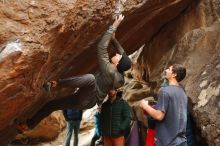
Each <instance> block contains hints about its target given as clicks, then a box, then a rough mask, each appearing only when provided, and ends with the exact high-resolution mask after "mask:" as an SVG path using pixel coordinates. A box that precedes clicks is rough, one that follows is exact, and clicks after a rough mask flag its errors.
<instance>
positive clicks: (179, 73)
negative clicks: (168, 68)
mask: <svg viewBox="0 0 220 146" xmlns="http://www.w3.org/2000/svg"><path fill="white" fill-rule="evenodd" d="M172 67H173V69H172V71H173V73H175V74H176V80H177V82H180V81H182V80H183V79H184V78H185V76H186V68H185V67H184V66H182V65H180V64H174V65H172Z"/></svg>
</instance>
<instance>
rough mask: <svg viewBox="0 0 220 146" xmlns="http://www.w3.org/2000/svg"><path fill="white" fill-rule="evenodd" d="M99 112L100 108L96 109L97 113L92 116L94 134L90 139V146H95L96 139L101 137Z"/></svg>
mask: <svg viewBox="0 0 220 146" xmlns="http://www.w3.org/2000/svg"><path fill="white" fill-rule="evenodd" d="M100 110H101V108H100V107H98V108H97V111H96V112H95V114H94V121H95V122H94V124H95V133H94V135H93V137H92V141H91V144H90V146H95V143H96V141H97V140H98V139H100V137H101V129H100Z"/></svg>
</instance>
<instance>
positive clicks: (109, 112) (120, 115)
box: [100, 89, 131, 146]
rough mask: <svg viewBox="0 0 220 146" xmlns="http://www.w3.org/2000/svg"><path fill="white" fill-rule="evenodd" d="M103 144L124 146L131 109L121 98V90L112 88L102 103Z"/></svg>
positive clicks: (105, 145) (106, 145)
mask: <svg viewBox="0 0 220 146" xmlns="http://www.w3.org/2000/svg"><path fill="white" fill-rule="evenodd" d="M100 120H101V131H102V136H103V137H104V146H124V144H125V132H126V131H127V128H130V122H131V110H130V107H129V105H128V103H127V102H126V101H125V100H123V99H122V92H118V91H117V90H115V89H112V90H110V91H109V93H108V100H107V101H106V102H104V103H103V105H102V108H101V114H100Z"/></svg>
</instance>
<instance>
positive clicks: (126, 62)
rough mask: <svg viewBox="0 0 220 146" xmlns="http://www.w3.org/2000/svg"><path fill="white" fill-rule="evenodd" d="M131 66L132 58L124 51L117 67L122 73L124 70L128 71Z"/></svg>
mask: <svg viewBox="0 0 220 146" xmlns="http://www.w3.org/2000/svg"><path fill="white" fill-rule="evenodd" d="M130 68H131V60H130V58H129V57H128V56H127V55H126V54H125V53H123V54H122V58H121V60H120V61H119V63H118V65H117V69H118V71H119V72H120V73H123V72H124V71H127V70H129V69H130Z"/></svg>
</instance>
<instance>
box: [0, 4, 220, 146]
mask: <svg viewBox="0 0 220 146" xmlns="http://www.w3.org/2000/svg"><path fill="white" fill-rule="evenodd" d="M190 2H192V1H191V0H163V1H155V0H148V1H146V3H145V1H141V0H127V1H122V3H123V4H124V5H123V4H122V3H121V5H119V4H118V1H110V0H109V1H103V0H87V1H76V0H71V1H70V0H48V1H34V0H23V1H15V0H11V1H1V2H0V46H1V50H0V52H1V54H3V55H1V56H0V87H1V90H0V101H1V102H0V119H1V120H0V135H1V136H0V144H1V145H5V144H6V143H8V142H9V141H10V140H11V139H12V138H13V137H14V136H15V135H16V130H15V129H14V125H13V121H14V119H15V118H18V119H19V120H25V119H26V118H29V117H31V116H32V115H33V114H34V113H35V112H36V111H37V110H39V109H40V107H41V106H42V105H43V104H44V103H45V102H47V101H48V100H51V99H52V98H53V97H54V96H53V97H52V96H49V95H47V94H46V93H45V92H44V90H43V89H42V84H43V83H44V81H45V80H50V79H57V78H62V77H65V76H70V75H77V74H82V73H91V72H93V71H94V70H95V69H97V62H96V43H97V41H98V39H99V37H100V35H101V33H102V32H103V31H104V30H105V29H106V28H107V27H108V26H109V24H110V23H111V22H112V20H111V19H110V18H111V17H112V14H114V12H117V11H116V10H118V9H119V8H120V9H121V8H123V9H124V11H125V14H126V18H125V20H124V21H123V23H122V25H121V26H120V27H119V29H118V31H117V36H116V37H117V38H119V41H120V42H121V43H122V45H123V46H124V47H125V49H126V50H127V52H129V53H132V52H133V51H135V50H137V49H138V48H140V46H142V45H143V44H146V45H145V47H144V49H143V53H142V55H143V57H141V58H140V59H139V60H138V61H139V63H140V64H141V66H142V67H140V66H139V67H138V66H137V68H139V69H140V72H138V71H137V70H136V72H135V73H133V74H135V75H136V76H135V80H138V81H141V82H142V81H149V80H151V81H152V80H158V76H159V75H160V73H161V72H162V69H163V67H164V66H165V64H166V63H167V60H169V63H172V62H178V63H183V64H184V65H185V66H186V67H187V68H188V76H187V80H185V82H184V84H185V85H186V90H187V93H188V95H189V96H190V99H191V102H192V105H193V106H192V112H193V115H194V119H195V121H196V123H197V126H198V128H199V129H201V133H202V135H203V136H204V137H205V139H206V141H207V143H208V144H209V145H211V146H212V145H217V144H218V143H219V139H218V137H219V131H220V130H219V127H220V125H219V121H218V120H217V119H219V106H220V105H219V88H220V87H219V68H220V67H219V66H220V62H219V57H220V56H219V54H220V53H219V50H220V48H219V47H220V45H219V40H220V38H219V36H220V35H219V30H220V28H219V26H220V24H219V18H220V2H219V0H213V1H209V0H203V1H199V0H195V1H193V3H190ZM190 4H191V6H190V7H188V5H190ZM186 8H187V9H186ZM183 10H184V11H183ZM177 16H178V17H177ZM15 39H19V41H18V40H16V41H15ZM12 43H14V44H13V47H12V45H11V44H12ZM7 48H11V49H9V50H12V52H10V51H9V50H8V49H7ZM12 48H13V49H12ZM173 48H176V49H175V50H174V51H175V52H174V55H173V57H172V58H171V59H168V58H169V57H170V52H171V51H172V49H173ZM85 58H86V59H85ZM88 60H89V61H88ZM131 74H132V73H131ZM133 76H134V75H133ZM141 85H142V84H141ZM131 87H133V86H132V85H131ZM136 87H137V88H139V89H143V86H139V85H137V86H136ZM144 87H146V86H144ZM146 89H148V88H146ZM142 91H143V90H141V91H140V92H142ZM140 92H138V94H137V95H142V96H144V93H143V94H142V93H140ZM133 100H135V99H134V98H133ZM58 121H59V120H58ZM42 126H43V125H42ZM60 127H62V126H60ZM60 129H62V128H60ZM210 131H211V132H210ZM42 133H44V132H42Z"/></svg>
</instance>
